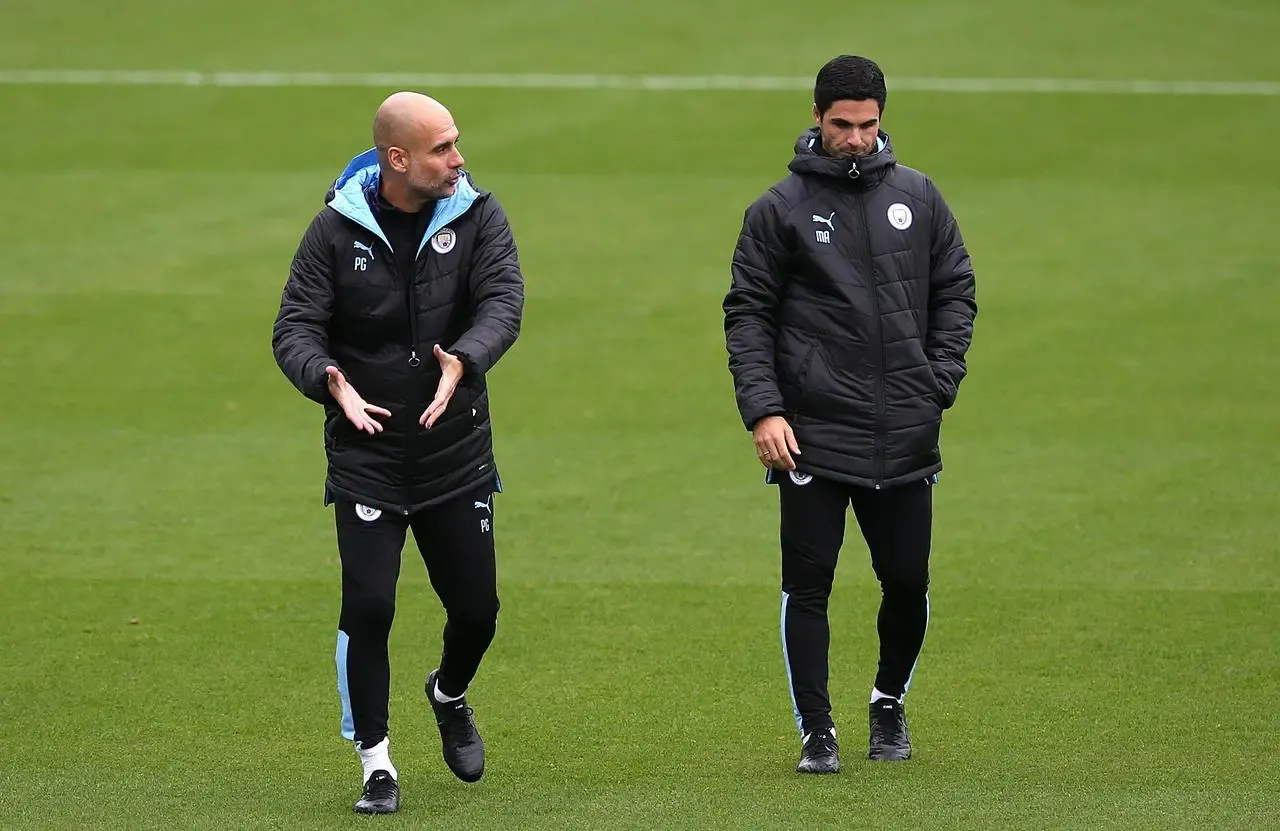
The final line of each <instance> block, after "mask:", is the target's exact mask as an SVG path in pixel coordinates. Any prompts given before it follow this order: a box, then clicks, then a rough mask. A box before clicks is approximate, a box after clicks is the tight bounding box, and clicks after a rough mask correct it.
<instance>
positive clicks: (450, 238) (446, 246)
mask: <svg viewBox="0 0 1280 831" xmlns="http://www.w3.org/2000/svg"><path fill="white" fill-rule="evenodd" d="M457 242H458V235H457V234H455V233H454V232H453V229H452V228H442V229H440V230H439V231H437V232H436V235H435V236H434V237H432V238H431V247H432V249H434V250H435V252H436V253H437V254H448V253H449V252H450V251H452V250H453V246H454V245H455V244H456V243H457Z"/></svg>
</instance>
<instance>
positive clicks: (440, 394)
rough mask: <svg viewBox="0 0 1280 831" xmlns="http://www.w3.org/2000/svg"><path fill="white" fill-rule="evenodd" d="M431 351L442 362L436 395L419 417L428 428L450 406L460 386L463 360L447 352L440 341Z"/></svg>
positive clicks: (419, 421) (419, 420) (420, 421)
mask: <svg viewBox="0 0 1280 831" xmlns="http://www.w3.org/2000/svg"><path fill="white" fill-rule="evenodd" d="M431 351H432V354H434V355H435V356H436V360H437V361H439V362H440V384H439V386H437V387H436V397H435V398H433V399H432V400H431V404H430V405H429V406H428V407H427V411H426V412H424V413H423V414H422V417H421V418H419V419H418V423H419V424H421V425H422V426H423V427H426V428H427V429H428V430H430V429H431V425H433V424H435V423H436V419H438V418H440V416H441V414H442V413H444V410H445V407H448V406H449V399H451V398H453V391H454V390H456V389H457V388H458V382H459V381H461V380H462V361H461V360H459V359H458V356H457V355H450V354H449V353H448V352H445V351H444V350H443V349H441V348H440V344H438V343H437V344H436V345H435V348H434V349H432V350H431Z"/></svg>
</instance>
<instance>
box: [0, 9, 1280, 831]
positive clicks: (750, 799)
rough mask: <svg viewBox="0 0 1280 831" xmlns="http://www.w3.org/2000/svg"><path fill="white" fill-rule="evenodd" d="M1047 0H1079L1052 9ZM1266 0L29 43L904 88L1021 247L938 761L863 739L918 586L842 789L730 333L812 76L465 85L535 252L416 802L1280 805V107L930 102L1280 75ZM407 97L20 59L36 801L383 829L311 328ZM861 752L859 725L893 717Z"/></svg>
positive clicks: (12, 367) (771, 810) (5, 516)
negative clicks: (479, 556)
mask: <svg viewBox="0 0 1280 831" xmlns="http://www.w3.org/2000/svg"><path fill="white" fill-rule="evenodd" d="M1032 10H1034V13H1035V14H1039V15H1041V16H1040V17H1039V18H1038V19H1037V18H1036V17H1034V16H1033V11H1032ZM1277 37H1280V8H1278V7H1276V6H1275V4H1274V3H1271V2H1267V0H1233V2H1222V3H1216V4H1202V3H1193V2H1189V0H1177V1H1174V0H1169V1H1168V2H1156V0H1145V2H1130V3H1127V4H1125V5H1124V6H1123V7H1119V6H1117V7H1111V6H1110V4H1106V3H1102V2H1097V1H1096V0H1054V1H1053V2H1044V3H1036V4H1024V3H1019V2H1015V1H1014V0H984V1H983V2H977V3H972V4H963V5H962V4H957V3H945V2H942V0H928V1H924V0H922V1H921V2H913V3H901V4H888V5H886V4H872V3H855V4H839V3H833V2H825V0H823V2H815V3H808V4H804V5H803V7H801V6H795V7H791V6H787V5H786V4H778V3H766V2H763V0H740V2H728V0H704V2H700V3H676V2H667V0H656V3H655V4H654V5H652V6H648V7H647V8H646V9H645V10H643V11H642V10H641V4H639V3H634V4H633V3H622V2H586V0H578V1H577V2H571V1H570V0H559V1H558V2H554V1H553V2H543V3H530V4H521V3H514V2H491V3H487V4H463V5H455V6H433V5H431V4H420V3H408V2H403V0H396V1H395V2H385V3H381V4H378V8H377V9H376V10H374V9H372V8H371V9H369V10H360V11H357V10H356V9H354V8H353V7H352V6H351V4H349V3H339V2H336V0H318V1H317V2H312V3H306V4H304V3H300V2H284V0H281V2H278V3H265V2H248V0H225V1H224V2H219V3H208V4H202V5H201V6H199V7H198V8H197V7H193V8H191V9H189V10H186V11H178V10H177V6H175V5H173V4H161V3H159V2H154V0H150V1H149V0H120V2H114V3H102V2H90V0H46V2H44V3H40V4H17V3H9V4H6V5H5V7H4V8H3V9H2V10H0V70H6V69H7V70H14V69H103V70H110V69H143V70H145V69H163V70H170V69H172V70H185V69H191V70H244V71H252V70H284V71H308V70H319V71H333V72H374V71H392V70H395V71H404V72H511V73H622V74H635V73H665V74H702V73H727V74H737V75H792V76H802V77H803V76H809V77H811V76H812V74H813V73H814V72H815V71H816V69H817V67H818V66H820V65H821V63H822V62H823V61H825V60H826V59H827V58H829V57H831V56H832V55H835V54H839V53H841V52H857V53H861V54H868V55H871V56H873V57H875V58H877V59H878V60H880V61H881V62H882V64H883V66H884V67H885V69H886V72H887V73H888V74H889V76H890V94H889V106H888V109H887V112H886V115H885V127H886V129H887V130H888V131H889V132H890V133H891V134H892V136H893V138H894V143H895V147H896V148H897V152H898V156H899V158H900V159H901V160H902V161H903V163H905V164H910V165H913V166H916V167H919V168H922V169H923V170H925V171H926V172H928V173H929V174H930V175H931V176H932V177H933V178H934V180H935V181H936V182H937V183H938V184H939V186H940V187H941V188H942V190H943V192H944V194H946V196H947V198H948V200H949V201H950V202H951V205H952V207H953V209H954V210H955V212H956V214H957V216H958V218H959V219H960V221H961V226H962V229H963V230H964V233H965V236H966V240H967V242H968V244H969V248H970V251H971V254H972V256H973V259H974V263H975V266H976V268H977V274H978V294H979V304H980V308H981V312H980V315H979V318H978V322H977V334H976V340H975V345H974V348H973V350H972V352H971V354H970V377H969V378H968V380H967V381H966V382H965V385H964V387H963V389H962V392H961V395H960V400H959V402H958V404H957V407H956V408H955V409H954V410H953V411H951V412H949V413H948V416H947V420H946V425H945V427H944V431H943V453H944V457H945V460H946V470H945V471H944V473H943V477H942V483H941V485H940V486H939V488H938V490H937V492H936V500H937V508H936V513H937V517H936V530H935V540H936V543H935V548H934V561H933V563H934V565H933V588H932V592H931V598H932V612H933V614H932V622H931V627H930V630H929V633H928V638H927V641H926V644H925V650H924V654H923V657H922V659H921V662H920V665H919V668H918V671H917V673H916V676H915V681H914V683H913V686H912V693H911V695H910V696H909V697H908V699H907V705H908V712H909V715H910V718H911V726H912V731H913V738H914V742H915V752H916V755H915V758H914V759H913V760H912V761H911V762H910V763H907V764H905V765H898V766H883V765H881V766H877V765H872V764H871V763H869V762H866V761H864V760H863V759H862V758H860V757H861V756H864V755H865V741H866V724H865V720H866V709H865V702H866V696H867V693H868V691H869V687H870V683H871V680H872V674H873V668H874V656H875V650H876V645H875V641H874V617H875V610H876V604H877V602H878V590H877V587H876V584H875V582H874V580H873V578H872V575H871V572H870V568H869V565H868V562H867V556H866V550H865V547H864V546H863V544H862V542H861V540H860V539H859V538H858V537H857V535H856V531H854V530H853V529H854V527H855V526H853V525H852V524H851V525H850V529H851V533H850V536H849V542H848V545H847V546H846V548H845V550H844V552H843V555H844V556H843V563H842V566H841V570H840V572H839V574H838V578H837V584H836V589H835V593H834V596H833V601H832V626H833V649H832V679H831V685H832V693H833V696H834V698H835V702H834V704H835V713H834V715H835V717H836V720H837V722H838V724H839V725H840V728H841V731H840V733H841V739H842V745H843V756H844V760H845V770H844V771H843V772H842V774H841V775H840V776H838V777H827V778H821V779H816V780H815V779H812V778H801V777H799V776H797V775H796V774H794V773H793V772H792V771H793V767H794V764H795V761H796V757H797V754H798V741H797V738H796V735H795V728H794V723H793V721H792V719H791V715H790V701H789V700H788V697H787V691H786V680H785V674H784V672H783V665H782V657H781V648H780V642H779V634H778V631H777V630H778V598H779V593H778V556H777V550H776V525H777V520H776V503H775V495H774V492H773V490H772V489H770V488H766V487H765V486H764V485H762V484H761V476H760V470H759V467H758V464H757V462H756V461H755V459H754V457H753V453H752V450H751V446H750V442H749V440H748V436H747V434H746V433H745V431H743V430H742V427H741V425H740V423H739V422H738V418H737V413H736V411H735V409H734V406H733V396H732V385H731V382H730V378H729V374H728V371H727V369H726V366H725V363H726V361H725V352H724V344H723V335H722V329H721V325H722V324H721V313H720V301H721V298H722V297H723V294H724V291H725V289H726V288H727V285H728V262H729V257H730V253H731V250H732V246H733V243H734V241H735V238H736V234H737V230H738V227H739V223H740V221H741V216H742V210H743V209H744V208H745V206H746V205H747V204H748V203H749V202H750V201H751V200H752V199H753V198H755V196H756V195H758V194H759V193H760V192H761V191H763V189H764V188H766V187H768V186H769V185H770V184H771V183H772V182H774V181H775V180H776V179H778V178H779V177H780V176H782V175H783V174H784V172H785V165H786V162H787V161H788V160H789V158H790V149H791V145H792V142H793V140H794V138H795V136H796V135H797V134H798V132H799V131H800V130H801V129H803V128H804V127H805V126H807V124H808V123H809V121H808V106H809V100H810V99H809V97H808V96H807V95H806V94H805V92H804V91H803V90H800V91H794V92H745V91H743V92H734V91H722V92H643V91H627V90H608V89H595V90H590V89H588V90H537V89H520V90H510V91H508V90H497V89H468V88H448V89H439V90H431V89H427V90H423V91H425V92H429V93H435V94H437V95H438V97H440V98H441V99H442V100H444V102H445V103H446V104H447V105H449V106H450V107H451V108H452V110H453V112H454V114H455V116H456V118H457V120H458V123H459V125H460V127H461V129H462V132H463V145H462V148H463V150H464V152H465V153H466V155H467V157H468V167H469V168H470V169H471V170H472V172H473V174H474V176H475V177H476V179H477V180H478V181H479V182H480V183H481V184H482V185H484V186H486V187H488V188H491V189H493V190H494V191H495V192H496V193H497V194H498V196H499V198H500V199H501V200H502V201H503V203H504V204H505V205H506V207H507V209H508V211H509V213H510V215H511V218H512V222H513V225H514V227H515V231H516V234H517V239H518V242H519V244H520V247H521V252H522V259H523V263H524V267H525V278H526V281H527V287H528V288H527V291H528V302H527V306H526V315H525V324H524V332H523V335H522V338H521V340H520V341H519V343H518V344H517V346H516V348H515V349H514V351H513V352H512V353H511V354H510V355H509V356H508V357H507V359H506V360H505V361H504V362H503V363H501V364H500V365H499V367H498V368H497V370H496V371H495V372H494V373H493V374H492V376H491V388H492V396H493V407H494V418H495V423H496V435H497V450H498V457H499V464H500V467H501V471H502V475H503V480H504V485H505V487H506V492H505V493H504V494H503V495H502V496H501V497H500V499H499V501H498V508H497V513H498V517H497V533H498V542H499V579H500V593H501V596H502V601H503V612H502V617H501V620H500V624H499V633H498V638H497V640H496V642H495V644H494V646H493V648H492V650H491V652H490V653H489V656H488V658H487V659H486V662H485V664H484V666H483V667H482V669H481V674H480V676H479V678H478V679H477V681H476V684H475V685H474V687H473V689H472V693H471V696H470V698H471V701H472V703H473V704H474V706H475V707H476V710H477V717H478V719H479V724H480V727H481V730H482V731H483V733H484V735H485V738H486V741H487V743H488V746H489V765H488V772H487V774H486V777H485V779H484V780H483V781H482V782H481V783H480V784H478V785H473V786H467V785H463V784H461V783H459V782H457V781H456V780H454V779H453V778H452V776H451V775H450V774H449V772H448V771H447V770H446V769H445V767H444V765H443V763H442V761H441V760H440V758H439V739H438V736H437V735H436V733H435V727H434V724H433V723H432V721H431V719H430V713H429V710H428V708H427V707H426V705H425V702H423V700H422V698H421V679H422V676H423V675H424V674H425V672H426V671H427V670H429V669H430V668H431V667H433V666H434V662H435V660H436V659H437V658H438V649H439V637H440V634H439V630H440V626H441V624H442V621H443V617H442V613H441V611H440V610H439V608H438V604H437V602H436V600H435V597H434V595H433V594H432V593H431V590H430V587H429V585H428V584H427V581H426V578H425V575H424V574H423V570H422V568H421V564H420V561H419V560H418V558H417V554H416V552H415V551H414V550H413V548H412V547H410V548H409V549H408V550H407V551H406V554H405V565H406V567H405V570H404V575H403V578H402V583H401V591H400V597H399V609H398V614H397V620H396V625H395V629H394V631H393V634H392V672H393V679H392V705H391V717H392V747H393V754H394V758H395V759H396V762H397V765H398V766H399V768H400V771H401V774H402V776H401V784H402V787H403V790H404V796H403V804H402V810H401V813H400V814H399V815H398V816H395V817H387V818H381V819H379V820H375V822H377V823H378V824H380V825H385V826H387V827H394V828H411V827H412V828H427V827H432V828H450V829H455V828H456V829H463V828H500V829H508V828H510V829H516V828H520V829H526V828H527V829H539V828H554V829H558V830H560V831H564V830H565V829H579V828H581V829H606V828H656V829H675V828H691V829H692V828H740V829H747V828H751V829H756V828H836V827H839V828H876V829H882V828H886V827H898V828H909V829H915V828H921V829H925V828H927V829H952V828H964V829H969V828H984V829H985V828H1010V829H1014V828H1018V829H1026V828H1034V829H1049V828H1053V829H1058V828H1071V829H1097V828H1117V829H1184V828H1215V829H1223V828H1242V829H1243V828H1247V829H1259V828H1274V827H1280V819H1277V817H1280V796H1278V795H1277V794H1278V793H1280V788H1278V787H1277V782H1280V761H1278V760H1277V748H1278V747H1280V716H1278V715H1277V702H1278V701H1280V647H1278V646H1277V644H1278V643H1280V553H1278V545H1277V536H1278V532H1280V504H1278V503H1280V499H1278V498H1277V495H1278V493H1280V488H1278V487H1277V485H1276V483H1275V479H1274V476H1275V471H1276V469H1277V467H1278V466H1280V426H1278V425H1280V421H1278V419H1277V411H1278V409H1280V384H1278V382H1277V379H1278V378H1280V336H1278V335H1277V332H1276V330H1275V329H1273V328H1272V326H1273V325H1275V324H1274V321H1275V319H1276V315H1277V308H1278V307H1280V288H1278V284H1277V280H1276V275H1277V273H1278V272H1280V253H1277V249H1276V240H1275V226H1276V223H1277V221H1278V220H1280V189H1277V187H1276V183H1277V181H1280V160H1278V159H1277V156H1276V152H1275V149H1276V142H1275V139H1276V136H1277V135H1278V134H1280V97H1276V96H1176V95H1089V94H955V93H926V92H900V93H895V92H894V88H893V78H894V77H895V76H899V77H944V78H965V77H983V78H986V77H991V78H996V77H999V78H1023V77H1054V78H1068V79H1099V80H1125V79H1148V80H1202V81H1233V80H1235V81H1268V82H1277V81H1280V53H1277V52H1276V50H1275V48H1274V44H1275V41H1276V39H1277ZM390 91H392V89H390V88H375V87H368V88H358V87H345V88H328V89H324V88H281V87H274V88H212V87H193V88H184V87H161V86H155V87H113V86H34V85H21V84H18V85H12V84H10V85H0V176H3V180H4V193H5V198H4V199H3V200H0V575H2V576H3V579H2V580H0V608H2V609H3V626H2V627H0V670H2V671H0V748H3V749H0V827H3V828H14V829H70V828H119V829H151V828H155V829H174V828H183V829H187V828H190V829H205V828H210V829H229V828H261V829H267V828H270V829H279V828H299V829H328V828H349V827H356V826H359V827H365V826H364V825H363V822H364V820H361V819H360V818H357V817H354V816H353V815H352V814H351V812H350V805H351V802H352V801H353V800H354V799H355V798H356V796H357V795H358V794H357V790H358V783H359V766H358V763H357V761H356V759H355V755H354V753H353V752H352V750H351V747H350V746H349V744H347V743H345V742H344V741H342V739H341V738H340V737H339V735H338V719H339V701H338V696H337V691H336V683H335V677H334V667H333V640H334V634H335V627H336V624H337V613H338V588H339V584H338V567H337V558H336V551H335V548H334V543H333V533H332V516H331V514H330V513H329V511H328V510H325V509H323V508H322V507H321V483H322V476H323V459H322V450H321V443H320V439H321V436H320V411H319V409H318V408H317V407H315V405H313V404H310V403H309V402H306V401H305V400H303V399H302V398H301V397H300V396H299V395H297V394H296V393H295V392H294V391H293V389H292V388H291V387H290V386H289V384H288V382H287V381H286V380H285V379H284V377H283V376H282V375H281V374H280V373H279V371H278V370H277V368H276V366H275V364H274V361H273V359H272V356H271V350H270V328H271V323H272V321H273V319H274V316H275V313H276V310H277V308H278V302H279V294H280V288H281V286H282V285H283V281H284V279H285V276H286V272H287V268H288V264H289V260H290V258H291V256H292V254H293V251H294V249H295V247H296V245H297V242H298V239H299V237H300V235H301V233H302V231H303V229H304V228H305V226H306V224H307V222H308V221H309V220H310V218H311V216H312V215H313V214H314V213H315V212H316V211H317V210H318V209H319V208H320V207H321V200H322V197H323V194H324V191H325V188H326V187H327V185H328V184H329V182H330V181H331V180H332V178H333V176H334V175H335V174H336V173H337V172H338V171H339V170H341V168H342V166H343V165H344V164H345V162H346V161H347V160H348V159H349V158H350V157H351V156H352V155H354V154H355V153H357V152H359V151H360V150H362V149H364V148H365V147H367V146H368V144H369V135H368V133H369V124H370V120H371V118H372V113H373V110H374V108H375V107H376V106H377V103H378V102H379V101H380V100H381V99H382V97H383V96H385V95H386V94H387V93H388V92H390ZM860 751H861V752H860Z"/></svg>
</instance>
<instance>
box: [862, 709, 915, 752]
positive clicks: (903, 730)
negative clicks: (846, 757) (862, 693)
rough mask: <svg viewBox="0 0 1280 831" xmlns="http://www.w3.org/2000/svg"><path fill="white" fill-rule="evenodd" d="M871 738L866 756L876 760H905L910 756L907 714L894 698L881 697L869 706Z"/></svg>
mask: <svg viewBox="0 0 1280 831" xmlns="http://www.w3.org/2000/svg"><path fill="white" fill-rule="evenodd" d="M870 726H871V739H870V742H869V748H868V751H867V758H868V759H871V760H873V761H876V762H905V761H906V760H907V759H910V758H911V733H910V732H909V731H908V730H907V714H906V711H905V710H903V709H902V702H900V701H898V700H897V699H896V698H882V699H880V700H879V701H874V702H872V704H871V707H870Z"/></svg>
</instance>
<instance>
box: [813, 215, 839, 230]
mask: <svg viewBox="0 0 1280 831" xmlns="http://www.w3.org/2000/svg"><path fill="white" fill-rule="evenodd" d="M835 218H836V212H835V211H832V212H831V216H829V217H827V218H826V219H823V218H822V217H820V216H818V215H817V214H814V215H813V221H814V222H822V223H825V224H826V226H827V227H828V228H830V229H831V230H832V231H834V230H835V229H836V226H835V225H834V224H832V223H833V221H834V220H835Z"/></svg>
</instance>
